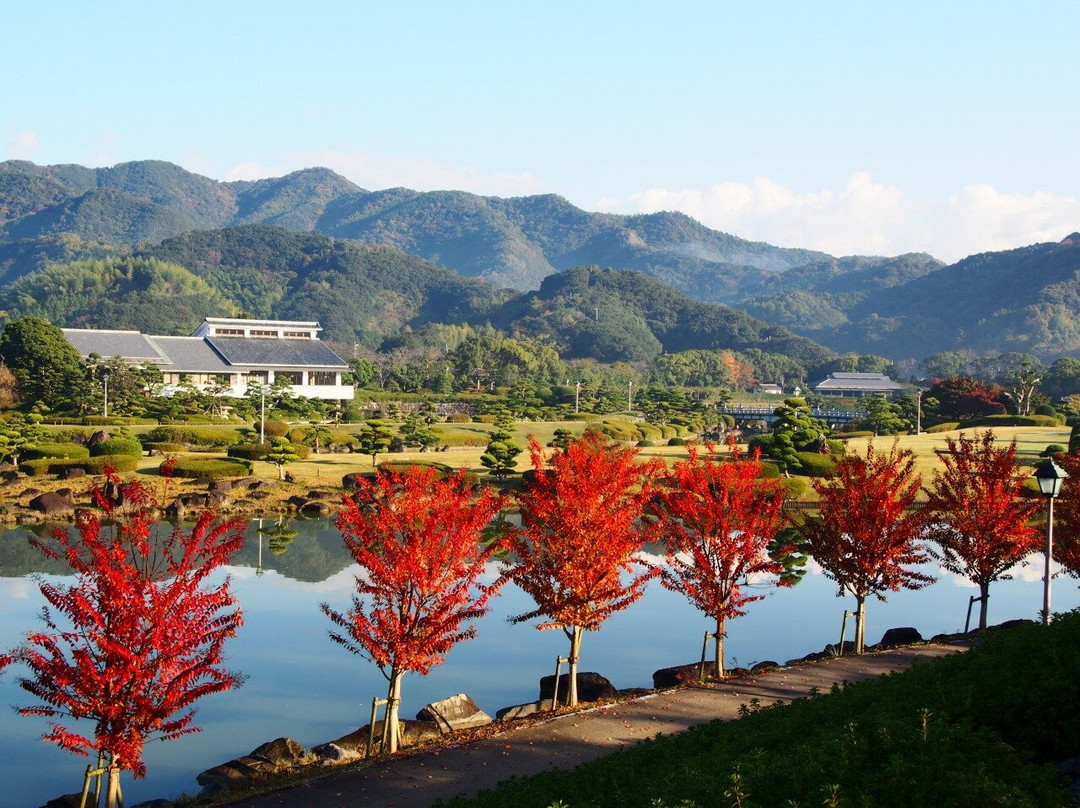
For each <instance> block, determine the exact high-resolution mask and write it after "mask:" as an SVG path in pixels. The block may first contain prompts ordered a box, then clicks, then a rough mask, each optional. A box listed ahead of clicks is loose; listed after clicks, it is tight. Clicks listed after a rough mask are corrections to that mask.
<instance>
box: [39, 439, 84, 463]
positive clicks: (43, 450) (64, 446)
mask: <svg viewBox="0 0 1080 808" xmlns="http://www.w3.org/2000/svg"><path fill="white" fill-rule="evenodd" d="M89 456H90V450H89V449H87V448H86V447H85V446H82V445H81V444H78V443H39V444H38V445H37V446H35V447H34V448H33V449H27V450H26V451H25V452H23V459H25V460H39V459H41V458H43V457H66V458H69V459H74V460H79V459H84V458H87V457H89Z"/></svg>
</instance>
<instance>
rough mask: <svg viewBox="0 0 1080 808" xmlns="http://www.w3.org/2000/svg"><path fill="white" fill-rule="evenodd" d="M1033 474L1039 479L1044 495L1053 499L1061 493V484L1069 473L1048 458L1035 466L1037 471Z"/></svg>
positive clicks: (1040, 489)
mask: <svg viewBox="0 0 1080 808" xmlns="http://www.w3.org/2000/svg"><path fill="white" fill-rule="evenodd" d="M1031 476H1033V477H1034V478H1035V479H1036V480H1038V482H1039V491H1041V492H1042V495H1043V496H1044V497H1049V498H1050V499H1053V498H1054V497H1056V496H1057V495H1058V494H1060V493H1061V484H1062V482H1063V481H1064V480H1065V479H1066V478H1067V477H1068V476H1069V475H1068V474H1067V473H1066V471H1065V469H1063V468H1062V467H1061V466H1059V465H1058V464H1057V463H1055V462H1054V461H1053V460H1051V459H1050V458H1046V460H1044V461H1042V462H1041V463H1039V465H1037V466H1036V467H1035V473H1034V474H1032V475H1031Z"/></svg>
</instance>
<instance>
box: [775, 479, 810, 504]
mask: <svg viewBox="0 0 1080 808" xmlns="http://www.w3.org/2000/svg"><path fill="white" fill-rule="evenodd" d="M809 487H810V483H809V481H808V480H807V479H806V478H805V477H788V478H786V479H783V480H781V481H780V490H781V491H783V492H784V499H799V498H800V497H802V495H803V494H805V493H806V489H807V488H809Z"/></svg>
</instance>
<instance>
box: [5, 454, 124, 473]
mask: <svg viewBox="0 0 1080 808" xmlns="http://www.w3.org/2000/svg"><path fill="white" fill-rule="evenodd" d="M107 465H108V466H112V467H113V468H114V469H116V470H117V471H135V469H137V468H138V467H139V460H138V458H135V457H132V456H131V455H102V456H100V457H87V458H81V459H79V458H56V457H45V458H41V459H40V460H27V461H25V462H23V463H20V464H19V471H21V472H23V473H25V474H28V475H29V476H31V477H40V476H41V475H42V474H62V473H64V472H65V471H66V470H67V469H70V468H77V469H82V470H83V471H85V472H86V473H87V474H104V473H105V466H107Z"/></svg>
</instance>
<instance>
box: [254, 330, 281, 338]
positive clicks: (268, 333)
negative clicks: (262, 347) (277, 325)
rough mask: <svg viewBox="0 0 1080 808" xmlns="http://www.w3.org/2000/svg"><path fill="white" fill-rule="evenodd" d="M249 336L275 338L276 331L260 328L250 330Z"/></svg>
mask: <svg viewBox="0 0 1080 808" xmlns="http://www.w3.org/2000/svg"><path fill="white" fill-rule="evenodd" d="M251 336H253V337H276V336H277V331H267V330H265V329H262V328H253V329H251Z"/></svg>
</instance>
